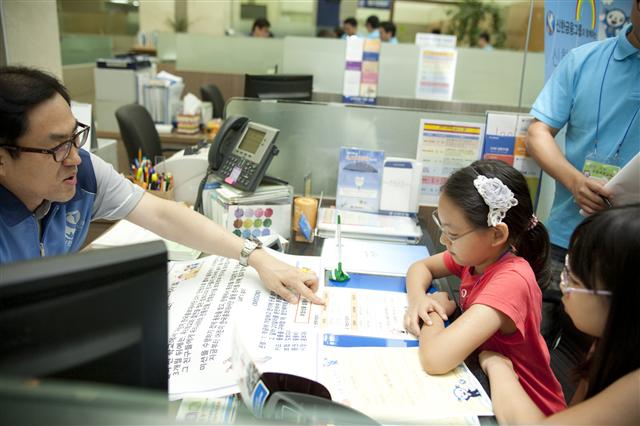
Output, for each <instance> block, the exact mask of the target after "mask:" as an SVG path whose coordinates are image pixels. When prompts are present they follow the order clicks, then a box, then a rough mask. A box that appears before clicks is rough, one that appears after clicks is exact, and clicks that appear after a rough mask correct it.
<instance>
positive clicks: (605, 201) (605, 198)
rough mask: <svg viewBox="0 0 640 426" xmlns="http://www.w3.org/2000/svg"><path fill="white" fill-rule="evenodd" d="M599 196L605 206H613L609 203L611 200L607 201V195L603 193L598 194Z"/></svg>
mask: <svg viewBox="0 0 640 426" xmlns="http://www.w3.org/2000/svg"><path fill="white" fill-rule="evenodd" d="M598 195H600V194H598ZM600 198H602V201H604V203H605V204H606V205H607V208H609V209H610V208H611V207H613V205H612V204H611V201H609V199H608V198H607V197H605V196H604V195H600Z"/></svg>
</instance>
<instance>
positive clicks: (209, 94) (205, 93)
mask: <svg viewBox="0 0 640 426" xmlns="http://www.w3.org/2000/svg"><path fill="white" fill-rule="evenodd" d="M200 96H201V97H202V100H203V101H205V102H211V104H212V105H213V118H222V112H223V111H224V98H223V97H222V93H220V89H218V86H216V85H215V84H205V85H203V86H200Z"/></svg>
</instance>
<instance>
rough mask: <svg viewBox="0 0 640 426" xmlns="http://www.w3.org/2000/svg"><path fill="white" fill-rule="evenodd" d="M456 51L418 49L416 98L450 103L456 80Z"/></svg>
mask: <svg viewBox="0 0 640 426" xmlns="http://www.w3.org/2000/svg"><path fill="white" fill-rule="evenodd" d="M457 62H458V51H457V50H455V49H436V48H430V47H429V48H427V47H421V48H420V57H419V58H418V78H417V82H416V98H418V99H433V100H440V101H450V100H451V99H452V98H453V83H454V82H455V79H456V64H457Z"/></svg>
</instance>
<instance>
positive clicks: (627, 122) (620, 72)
mask: <svg viewBox="0 0 640 426" xmlns="http://www.w3.org/2000/svg"><path fill="white" fill-rule="evenodd" d="M630 29H631V26H627V27H626V28H625V29H624V30H623V31H621V32H620V34H619V35H618V37H615V38H610V39H607V40H603V41H598V42H593V43H588V44H585V45H582V46H580V47H577V48H575V49H573V50H571V51H570V52H569V53H568V54H567V55H566V56H565V57H564V58H563V59H562V61H561V62H560V64H558V67H557V68H556V69H555V70H554V72H553V74H552V75H551V77H550V78H549V80H548V81H547V83H546V84H545V86H544V89H543V90H542V92H541V93H540V95H539V96H538V98H537V99H536V101H535V103H534V104H533V107H532V109H531V114H532V115H533V116H534V117H535V118H537V119H538V120H540V121H542V122H544V123H545V124H547V125H549V126H551V127H553V128H556V129H560V128H562V127H563V126H564V125H565V124H566V125H567V133H566V139H565V141H566V142H565V155H566V158H567V160H568V161H569V162H570V163H571V164H572V165H573V166H574V167H575V168H576V169H578V170H582V169H583V165H584V161H585V159H586V157H587V156H588V155H590V154H592V153H593V152H594V149H595V139H596V122H597V121H598V117H597V115H598V99H599V98H601V106H600V119H599V131H598V133H599V137H598V147H597V154H598V155H599V157H601V158H607V157H612V156H613V155H614V154H615V152H616V151H617V149H618V147H620V151H619V158H618V161H617V162H616V163H617V164H616V165H618V166H620V167H622V166H624V165H625V164H626V163H628V162H629V161H630V160H631V159H632V158H633V157H634V156H635V155H636V154H637V153H638V152H640V114H638V110H639V108H640V49H637V48H635V47H634V46H633V45H632V44H631V43H630V42H629V40H628V39H627V36H626V34H627V32H628V31H629V30H630ZM607 66H608V69H607V70H606V76H605V69H606V67H607ZM603 77H604V80H603ZM600 94H601V95H600ZM625 133H626V137H625V138H624V140H623V136H624V135H625ZM620 143H622V145H621V146H620ZM582 219H583V218H582V216H580V214H579V206H578V204H577V203H574V202H573V197H572V194H571V192H570V191H569V190H568V189H567V188H565V187H564V186H563V185H562V184H560V183H558V182H556V192H555V198H554V200H553V206H552V208H551V213H550V216H549V220H548V221H547V223H546V225H547V228H548V229H549V234H550V237H551V242H552V243H553V244H555V245H557V246H560V247H564V248H567V247H568V245H569V238H570V236H571V233H572V232H573V230H574V229H575V227H576V226H577V225H578V224H579V223H580V222H581V220H582Z"/></svg>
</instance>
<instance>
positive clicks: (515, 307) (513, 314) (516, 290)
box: [473, 265, 532, 341]
mask: <svg viewBox="0 0 640 426" xmlns="http://www.w3.org/2000/svg"><path fill="white" fill-rule="evenodd" d="M513 266H515V265H513ZM513 266H510V267H507V268H505V269H503V270H501V271H496V273H495V275H493V276H492V277H491V278H490V279H489V280H487V283H486V284H485V286H484V288H483V289H482V290H481V291H480V292H479V294H478V297H476V298H475V300H474V301H473V304H477V303H478V304H482V305H486V306H490V307H491V308H493V309H496V310H498V311H500V312H502V313H503V314H504V315H506V316H507V317H509V318H510V319H511V321H513V323H514V324H515V326H516V329H517V332H518V334H519V336H518V338H516V341H521V340H524V339H525V338H527V336H526V326H525V321H526V315H527V312H529V310H530V309H532V306H531V304H532V300H531V297H530V293H529V286H528V284H527V280H526V278H525V277H524V276H523V275H522V274H521V273H520V272H519V271H518V270H517V268H514V267H513ZM513 337H515V336H513Z"/></svg>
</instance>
